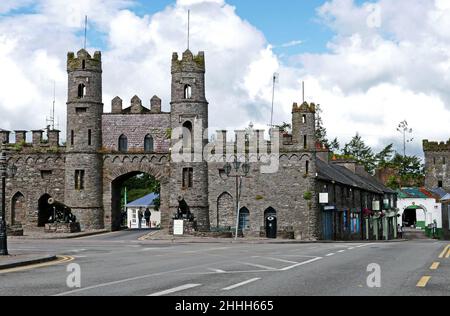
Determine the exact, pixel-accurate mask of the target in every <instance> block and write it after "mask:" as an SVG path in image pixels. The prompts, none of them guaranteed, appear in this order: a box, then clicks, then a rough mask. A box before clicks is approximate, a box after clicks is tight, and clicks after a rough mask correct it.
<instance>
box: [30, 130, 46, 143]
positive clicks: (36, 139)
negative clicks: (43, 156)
mask: <svg viewBox="0 0 450 316" xmlns="http://www.w3.org/2000/svg"><path fill="white" fill-rule="evenodd" d="M32 133H33V146H41V144H42V135H43V134H44V131H42V130H36V131H32Z"/></svg>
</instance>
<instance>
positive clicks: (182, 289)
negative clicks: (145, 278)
mask: <svg viewBox="0 0 450 316" xmlns="http://www.w3.org/2000/svg"><path fill="white" fill-rule="evenodd" d="M199 286H201V284H186V285H182V286H178V287H175V288H173V289H169V290H165V291H161V292H157V293H153V294H150V295H147V296H164V295H168V294H172V293H176V292H181V291H186V290H189V289H193V288H194V287H199Z"/></svg>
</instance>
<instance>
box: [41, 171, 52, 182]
mask: <svg viewBox="0 0 450 316" xmlns="http://www.w3.org/2000/svg"><path fill="white" fill-rule="evenodd" d="M51 176H52V171H51V170H41V178H42V179H44V180H47V179H49V178H50V177H51Z"/></svg>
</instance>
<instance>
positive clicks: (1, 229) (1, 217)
mask: <svg viewBox="0 0 450 316" xmlns="http://www.w3.org/2000/svg"><path fill="white" fill-rule="evenodd" d="M16 172H17V167H16V166H15V165H12V166H10V168H8V166H7V162H6V147H5V145H2V147H1V155H0V178H1V188H0V207H1V209H0V256H7V255H8V242H7V235H6V177H7V176H10V177H14V176H15V174H16Z"/></svg>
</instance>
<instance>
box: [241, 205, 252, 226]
mask: <svg viewBox="0 0 450 316" xmlns="http://www.w3.org/2000/svg"><path fill="white" fill-rule="evenodd" d="M249 229H250V211H249V210H248V208H246V207H243V208H241V210H240V211H239V230H241V231H244V230H249Z"/></svg>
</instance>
